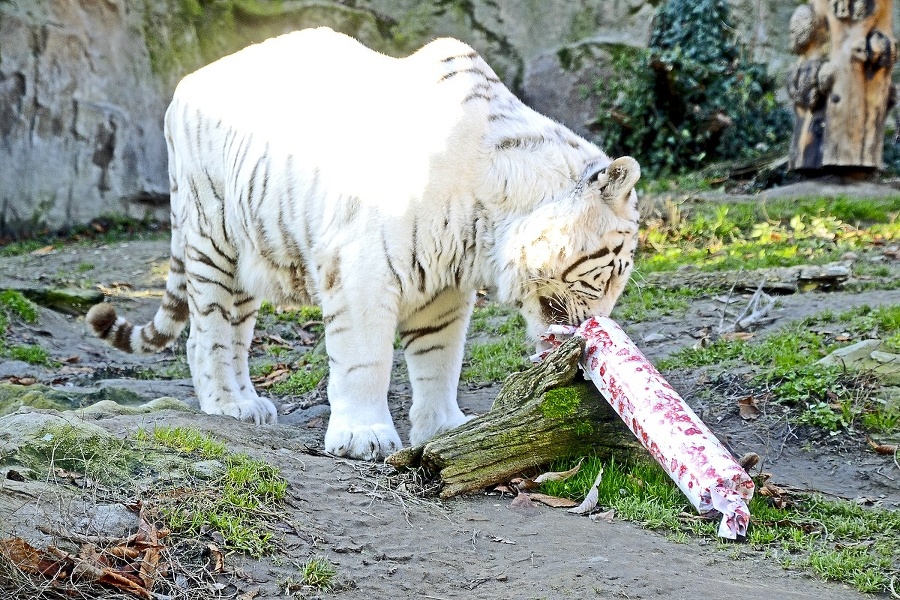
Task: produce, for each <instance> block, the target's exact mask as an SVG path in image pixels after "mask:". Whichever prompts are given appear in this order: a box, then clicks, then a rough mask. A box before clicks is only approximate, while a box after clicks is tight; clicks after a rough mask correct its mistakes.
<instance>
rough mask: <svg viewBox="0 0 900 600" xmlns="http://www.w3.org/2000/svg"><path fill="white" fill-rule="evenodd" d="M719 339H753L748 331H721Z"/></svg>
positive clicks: (742, 340)
mask: <svg viewBox="0 0 900 600" xmlns="http://www.w3.org/2000/svg"><path fill="white" fill-rule="evenodd" d="M720 339H723V340H727V341H730V342H734V341H741V342H746V341H747V340H750V339H753V334H752V333H750V332H749V331H732V332H729V333H723V334H722V336H721V337H720Z"/></svg>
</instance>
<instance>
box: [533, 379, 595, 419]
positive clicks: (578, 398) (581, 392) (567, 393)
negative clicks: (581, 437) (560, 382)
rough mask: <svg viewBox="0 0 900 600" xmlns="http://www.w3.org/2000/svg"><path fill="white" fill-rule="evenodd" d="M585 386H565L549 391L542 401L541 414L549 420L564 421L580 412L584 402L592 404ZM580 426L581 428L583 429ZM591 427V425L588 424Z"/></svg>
mask: <svg viewBox="0 0 900 600" xmlns="http://www.w3.org/2000/svg"><path fill="white" fill-rule="evenodd" d="M588 394H589V392H588V390H587V388H585V387H584V386H574V385H573V386H563V387H558V388H554V389H552V390H549V391H547V392H546V393H545V394H544V397H543V399H542V400H541V413H543V415H544V417H546V418H548V419H563V418H565V417H568V416H571V415H573V414H574V413H575V411H576V410H578V407H579V406H581V403H582V402H584V401H587V402H590V400H591V399H590V397H589V396H588ZM581 425H583V424H580V425H579V427H581ZM588 426H590V424H588Z"/></svg>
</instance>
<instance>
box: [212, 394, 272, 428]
mask: <svg viewBox="0 0 900 600" xmlns="http://www.w3.org/2000/svg"><path fill="white" fill-rule="evenodd" d="M200 408H201V409H202V410H203V412H205V413H209V414H211V415H228V416H229V417H234V418H235V419H239V420H241V421H247V422H249V423H255V424H257V425H271V424H272V423H275V422H276V421H277V420H278V410H277V409H276V408H275V405H274V404H273V403H272V401H271V400H269V399H268V398H261V397H259V396H256V397H254V398H231V399H225V398H220V399H219V400H218V401H217V402H215V403H214V404H212V405H211V406H203V405H201V406H200Z"/></svg>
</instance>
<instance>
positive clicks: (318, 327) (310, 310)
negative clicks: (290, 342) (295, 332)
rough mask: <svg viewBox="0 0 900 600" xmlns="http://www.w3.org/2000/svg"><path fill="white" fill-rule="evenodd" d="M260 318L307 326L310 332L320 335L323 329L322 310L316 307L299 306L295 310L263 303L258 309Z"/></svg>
mask: <svg viewBox="0 0 900 600" xmlns="http://www.w3.org/2000/svg"><path fill="white" fill-rule="evenodd" d="M259 316H260V317H269V318H271V319H272V320H274V321H275V322H276V323H291V324H294V325H308V326H309V329H310V331H313V332H315V333H319V334H321V333H322V332H324V330H325V327H324V325H323V324H322V309H321V308H319V307H318V306H301V307H299V308H296V309H291V308H283V307H280V306H275V305H273V304H272V303H271V302H263V303H262V305H261V306H260V307H259Z"/></svg>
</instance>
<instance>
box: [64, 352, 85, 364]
mask: <svg viewBox="0 0 900 600" xmlns="http://www.w3.org/2000/svg"><path fill="white" fill-rule="evenodd" d="M59 362H63V363H66V364H67V365H74V364H78V363H80V362H81V357H80V356H78V355H77V354H73V355H72V356H67V357H66V358H61V359H59Z"/></svg>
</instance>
